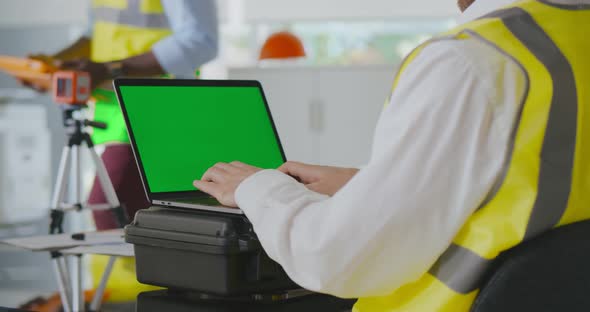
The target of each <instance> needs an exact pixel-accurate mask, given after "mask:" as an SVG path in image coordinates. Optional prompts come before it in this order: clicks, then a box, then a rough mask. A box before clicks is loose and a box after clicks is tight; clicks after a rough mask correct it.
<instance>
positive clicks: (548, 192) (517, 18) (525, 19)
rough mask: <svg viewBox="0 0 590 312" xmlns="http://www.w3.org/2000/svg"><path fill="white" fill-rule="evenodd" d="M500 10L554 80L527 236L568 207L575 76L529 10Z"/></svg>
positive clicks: (544, 228) (575, 106)
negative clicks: (535, 194)
mask: <svg viewBox="0 0 590 312" xmlns="http://www.w3.org/2000/svg"><path fill="white" fill-rule="evenodd" d="M499 13H500V14H502V15H503V16H504V17H503V19H502V20H503V22H504V24H505V25H506V27H507V28H508V29H509V30H510V31H511V32H512V34H514V36H515V37H516V38H518V40H520V42H522V44H524V45H525V46H526V47H527V49H528V50H529V51H530V52H531V53H532V54H533V55H535V57H536V58H537V59H538V60H539V61H540V62H541V63H542V64H543V66H545V68H546V69H547V71H548V72H549V74H550V75H551V78H552V82H553V97H552V99H551V108H550V111H549V120H548V121H547V128H546V130H545V137H544V139H543V147H542V150H541V168H540V169H539V182H538V186H537V198H536V199H535V204H534V206H533V210H532V212H531V216H530V219H529V224H528V226H527V229H526V233H525V237H524V240H528V239H530V238H533V237H535V236H537V235H539V234H540V233H543V232H545V231H547V230H549V229H552V228H553V227H555V226H556V225H557V224H558V223H559V220H560V219H561V217H562V216H563V214H564V212H565V210H566V209H567V204H568V200H569V196H570V192H571V184H572V176H573V169H574V156H575V152H576V134H577V124H578V96H577V90H576V79H575V77H574V72H573V70H572V67H571V65H570V63H569V62H568V60H567V58H566V57H565V56H564V55H563V53H562V52H561V51H560V49H559V48H558V47H557V45H556V44H555V43H554V42H553V40H552V39H551V38H550V37H549V36H548V35H547V34H546V33H545V31H544V30H543V29H542V28H541V27H540V26H539V25H538V24H537V23H536V22H535V20H534V19H533V17H532V16H531V15H530V14H529V13H527V12H526V11H524V10H523V9H520V8H510V9H506V10H504V11H502V12H499Z"/></svg>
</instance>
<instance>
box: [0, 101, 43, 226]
mask: <svg viewBox="0 0 590 312" xmlns="http://www.w3.org/2000/svg"><path fill="white" fill-rule="evenodd" d="M5 99H6V98H2V97H0V224H13V223H19V222H29V221H32V220H37V219H40V218H42V217H44V216H46V215H47V213H48V212H49V199H50V198H49V197H50V191H51V182H50V181H49V179H50V173H51V166H50V158H51V155H50V142H49V141H50V137H49V129H48V128H47V121H46V113H45V107H44V106H42V105H34V104H24V103H18V102H17V103H13V102H9V103H2V102H1V100H5Z"/></svg>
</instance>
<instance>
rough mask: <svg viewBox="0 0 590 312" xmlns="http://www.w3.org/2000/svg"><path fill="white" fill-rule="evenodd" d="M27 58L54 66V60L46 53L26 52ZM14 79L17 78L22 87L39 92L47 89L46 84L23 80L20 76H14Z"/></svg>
mask: <svg viewBox="0 0 590 312" xmlns="http://www.w3.org/2000/svg"><path fill="white" fill-rule="evenodd" d="M27 58H28V59H31V60H38V61H42V62H44V63H46V64H48V65H49V66H55V61H56V60H55V59H54V58H53V57H52V56H50V55H47V54H28V55H27ZM16 80H18V82H19V83H20V84H21V85H22V86H23V87H27V88H30V89H33V90H35V91H37V92H39V93H45V92H47V90H48V89H47V86H46V85H43V84H38V83H35V82H34V81H29V80H25V79H21V78H16Z"/></svg>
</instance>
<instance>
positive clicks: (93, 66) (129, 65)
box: [61, 51, 165, 89]
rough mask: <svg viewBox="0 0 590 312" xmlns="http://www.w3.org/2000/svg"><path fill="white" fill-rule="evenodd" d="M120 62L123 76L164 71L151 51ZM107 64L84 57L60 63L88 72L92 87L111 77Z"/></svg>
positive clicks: (67, 67)
mask: <svg viewBox="0 0 590 312" xmlns="http://www.w3.org/2000/svg"><path fill="white" fill-rule="evenodd" d="M120 62H121V63H122V71H123V74H124V75H125V76H155V75H162V74H164V73H165V72H164V69H163V68H162V66H161V65H160V63H159V62H158V60H157V59H156V56H155V55H154V53H152V52H151V51H150V52H147V53H144V54H140V55H136V56H132V57H130V58H126V59H123V60H121V61H120ZM108 64H109V63H108V62H106V63H95V62H92V61H90V60H89V59H87V58H86V59H76V60H70V61H65V62H63V63H62V64H61V67H62V68H64V69H71V70H78V71H85V72H88V73H89V74H90V77H91V79H92V88H93V89H94V88H95V87H97V86H99V85H101V84H102V83H104V82H105V81H107V80H109V79H111V78H112V77H110V74H109V68H108Z"/></svg>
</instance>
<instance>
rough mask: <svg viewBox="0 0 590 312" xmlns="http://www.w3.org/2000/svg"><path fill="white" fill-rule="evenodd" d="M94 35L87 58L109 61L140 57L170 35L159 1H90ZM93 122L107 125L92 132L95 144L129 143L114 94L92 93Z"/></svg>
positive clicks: (103, 91)
mask: <svg viewBox="0 0 590 312" xmlns="http://www.w3.org/2000/svg"><path fill="white" fill-rule="evenodd" d="M92 17H93V32H92V41H91V47H90V58H91V60H92V61H94V62H109V61H117V60H121V59H125V58H128V57H132V56H135V55H139V54H143V53H146V52H148V51H150V50H151V47H152V45H154V43H156V42H158V41H160V40H161V39H163V38H164V37H167V36H169V35H170V34H171V31H170V27H169V24H168V20H167V18H166V15H165V14H164V9H163V8H162V4H161V3H160V0H93V1H92ZM93 95H94V98H95V99H96V102H95V112H94V117H93V118H94V119H95V120H97V121H103V122H106V123H107V126H108V128H107V129H106V130H101V129H94V131H93V135H92V138H93V140H94V143H95V144H102V143H109V142H121V143H127V142H129V138H128V137H127V131H126V130H125V122H124V120H123V115H122V113H121V110H120V108H119V105H118V104H117V99H116V97H115V95H114V93H113V92H112V91H110V90H101V89H97V90H95V92H94V94H93Z"/></svg>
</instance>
